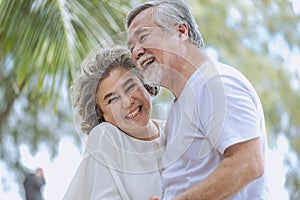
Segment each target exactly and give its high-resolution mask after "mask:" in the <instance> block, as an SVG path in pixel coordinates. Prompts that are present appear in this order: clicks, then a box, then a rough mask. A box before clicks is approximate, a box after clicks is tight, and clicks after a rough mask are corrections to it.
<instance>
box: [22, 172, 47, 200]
mask: <svg viewBox="0 0 300 200" xmlns="http://www.w3.org/2000/svg"><path fill="white" fill-rule="evenodd" d="M45 183H46V181H45V178H44V172H43V169H42V168H40V167H39V168H37V169H36V171H35V173H34V174H33V173H30V174H28V175H27V176H26V178H25V180H24V183H23V184H24V189H25V197H26V200H41V199H42V192H41V188H42V186H43V185H45Z"/></svg>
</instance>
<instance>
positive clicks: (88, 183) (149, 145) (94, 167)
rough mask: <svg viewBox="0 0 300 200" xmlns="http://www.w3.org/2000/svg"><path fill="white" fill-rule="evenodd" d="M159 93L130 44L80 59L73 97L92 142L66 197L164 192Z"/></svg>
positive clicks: (142, 196)
mask: <svg viewBox="0 0 300 200" xmlns="http://www.w3.org/2000/svg"><path fill="white" fill-rule="evenodd" d="M157 92H158V90H157V88H156V87H149V86H146V85H144V84H143V77H142V76H141V74H140V72H139V71H138V70H137V69H136V68H135V66H134V64H133V62H132V60H131V55H130V52H129V51H128V50H127V49H126V48H123V47H111V48H107V49H100V50H99V49H98V50H97V51H96V52H94V53H93V54H92V55H90V56H89V57H88V58H87V59H86V60H85V61H84V62H83V63H82V65H81V71H80V73H79V74H78V76H77V77H76V79H75V82H74V85H73V93H72V95H73V107H74V108H75V110H76V111H77V112H78V113H77V114H78V116H79V118H80V120H81V129H82V131H83V132H85V133H86V134H88V141H87V144H86V149H85V153H84V158H83V160H82V162H81V164H80V166H79V168H78V170H77V172H76V174H75V175H74V177H73V179H72V181H71V183H70V185H69V187H68V189H67V191H66V194H65V196H64V199H70V200H74V199H78V200H79V199H80V200H82V199H84V200H86V199H99V200H100V199H101V200H102V199H128V200H134V199H137V200H140V199H148V198H149V197H150V196H153V195H158V196H160V197H161V196H162V190H161V171H160V169H161V156H162V153H163V149H164V133H163V128H164V122H162V121H159V120H151V119H150V116H151V108H152V105H151V99H150V98H151V97H150V94H151V95H155V94H157Z"/></svg>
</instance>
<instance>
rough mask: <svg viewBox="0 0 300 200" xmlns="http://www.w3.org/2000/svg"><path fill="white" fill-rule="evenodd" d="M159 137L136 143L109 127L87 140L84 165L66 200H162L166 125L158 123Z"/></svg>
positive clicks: (104, 125) (102, 127)
mask: <svg viewBox="0 0 300 200" xmlns="http://www.w3.org/2000/svg"><path fill="white" fill-rule="evenodd" d="M155 122H156V123H157V124H158V126H159V128H160V137H159V138H157V139H155V140H151V141H143V140H137V139H135V138H132V137H130V136H128V135H126V134H125V133H124V132H122V131H121V130H120V129H118V128H116V127H115V126H113V125H111V124H109V123H106V122H104V123H101V124H100V125H98V126H96V127H95V128H94V129H93V130H92V131H91V133H90V135H89V136H88V141H87V144H86V149H85V153H84V157H83V160H82V162H81V163H80V165H79V168H78V169H77V171H76V173H75V175H74V177H73V179H72V180H71V183H70V185H69V187H68V189H67V191H66V193H65V196H64V199H65V200H88V199H99V200H103V199H122V200H146V199H149V198H150V197H151V196H154V195H158V196H159V197H162V181H161V167H162V166H161V157H162V154H163V152H164V146H165V145H164V144H165V136H164V133H163V130H164V125H165V124H164V122H163V121H158V120H155Z"/></svg>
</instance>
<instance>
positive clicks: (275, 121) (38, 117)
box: [0, 0, 300, 200]
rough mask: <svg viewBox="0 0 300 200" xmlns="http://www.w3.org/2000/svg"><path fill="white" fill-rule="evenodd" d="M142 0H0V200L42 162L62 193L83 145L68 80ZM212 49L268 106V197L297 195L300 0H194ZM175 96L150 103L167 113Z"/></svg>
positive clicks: (50, 185) (50, 187)
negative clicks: (239, 73) (236, 71)
mask: <svg viewBox="0 0 300 200" xmlns="http://www.w3.org/2000/svg"><path fill="white" fill-rule="evenodd" d="M140 2H141V1H139V0H131V1H130V0H122V1H121V0H9V1H7V0H0V69H1V70H0V199H1V200H17V199H23V198H24V189H23V181H24V178H25V175H26V174H27V173H31V172H34V171H35V169H36V168H37V167H42V168H43V169H44V172H45V178H46V185H45V187H44V189H43V195H44V198H45V199H48V200H52V199H62V197H63V194H64V192H65V190H66V188H67V186H68V184H69V182H70V180H71V178H72V176H73V174H74V173H75V170H76V168H77V167H78V164H79V162H80V160H81V156H82V153H83V151H84V141H85V139H86V137H85V135H84V134H83V133H81V132H80V131H79V125H78V124H76V122H74V120H73V112H72V108H71V107H72V106H71V98H70V94H69V87H70V85H71V84H72V81H73V78H74V76H75V73H76V71H77V70H78V69H79V66H80V63H81V61H82V60H83V59H84V58H85V56H87V54H88V52H89V51H91V50H92V49H94V48H95V47H96V46H106V45H107V44H111V43H124V44H126V37H125V34H124V30H125V28H124V22H125V16H126V14H127V13H128V11H129V10H130V8H131V7H133V6H134V5H136V4H138V3H140ZM189 2H190V4H191V6H192V11H193V14H194V16H195V18H196V20H197V23H198V25H199V30H200V32H201V33H202V35H203V38H204V41H205V43H206V49H207V51H208V52H209V54H210V55H211V56H212V57H214V58H217V59H219V60H220V61H222V62H224V63H227V64H229V65H232V66H235V67H236V68H237V69H239V70H240V71H242V72H243V73H244V74H245V75H246V76H247V77H248V79H249V80H250V81H251V82H252V83H253V85H254V86H255V88H256V89H257V92H258V94H259V95H260V97H261V100H262V104H263V106H264V111H265V118H266V123H267V132H268V139H269V172H270V174H269V175H270V178H271V197H272V198H271V199H295V200H298V199H300V170H299V164H300V163H299V158H300V113H299V108H300V49H299V47H300V20H299V19H300V1H299V0H246V1H238V0H228V1H222V0H210V1H206V0H189ZM170 101H172V95H171V94H170V93H169V92H168V91H166V90H162V91H161V93H160V96H159V97H156V98H155V99H154V100H153V108H154V111H153V117H155V118H160V119H165V118H166V116H167V114H168V105H169V103H170Z"/></svg>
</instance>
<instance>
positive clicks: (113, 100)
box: [107, 97, 119, 104]
mask: <svg viewBox="0 0 300 200" xmlns="http://www.w3.org/2000/svg"><path fill="white" fill-rule="evenodd" d="M118 99H119V97H113V98H111V99H109V100H108V102H107V104H111V103H115V102H116V101H118Z"/></svg>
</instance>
